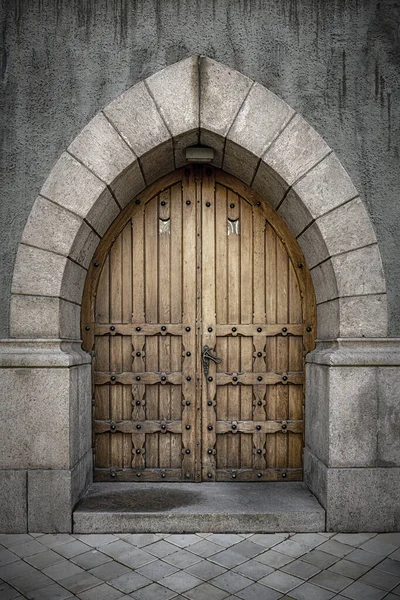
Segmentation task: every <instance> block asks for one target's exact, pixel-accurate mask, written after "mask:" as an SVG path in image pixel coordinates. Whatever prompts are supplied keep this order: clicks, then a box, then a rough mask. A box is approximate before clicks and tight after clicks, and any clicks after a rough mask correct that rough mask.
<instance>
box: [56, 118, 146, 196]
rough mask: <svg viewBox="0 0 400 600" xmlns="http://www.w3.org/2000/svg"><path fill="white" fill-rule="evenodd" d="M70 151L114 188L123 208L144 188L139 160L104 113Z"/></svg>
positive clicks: (78, 138)
mask: <svg viewBox="0 0 400 600" xmlns="http://www.w3.org/2000/svg"><path fill="white" fill-rule="evenodd" d="M68 151H69V153H70V154H72V155H73V156H75V157H76V158H78V160H79V161H81V162H82V163H83V164H84V165H86V166H87V167H88V168H89V169H90V170H91V171H93V172H94V173H95V174H96V175H97V177H99V179H101V180H102V181H104V182H105V183H106V184H107V185H109V186H110V188H111V190H112V191H113V192H114V193H115V197H116V198H117V200H118V202H119V203H120V205H121V206H125V205H126V204H127V203H128V202H129V200H131V199H132V198H133V197H134V195H135V194H136V193H137V192H138V191H140V190H141V189H143V187H144V181H143V176H142V174H141V171H140V167H139V164H138V161H137V158H136V156H135V155H134V153H133V151H132V149H131V148H130V147H129V146H128V144H127V143H126V142H125V141H124V140H123V138H122V137H121V136H120V134H119V133H118V132H117V131H116V130H115V128H114V127H113V126H112V125H111V123H110V122H109V121H108V119H107V118H106V117H105V115H104V114H103V113H99V114H98V115H96V116H95V117H94V118H93V119H92V120H91V121H90V123H89V124H88V125H86V127H85V128H84V129H83V130H82V131H81V133H80V134H79V135H78V136H77V137H76V138H75V139H74V141H73V142H72V144H70V146H69V148H68Z"/></svg>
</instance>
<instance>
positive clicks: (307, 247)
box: [297, 221, 330, 269]
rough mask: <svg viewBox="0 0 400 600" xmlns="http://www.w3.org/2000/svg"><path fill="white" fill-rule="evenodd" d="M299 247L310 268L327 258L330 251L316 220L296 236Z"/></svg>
mask: <svg viewBox="0 0 400 600" xmlns="http://www.w3.org/2000/svg"><path fill="white" fill-rule="evenodd" d="M297 241H298V242H299V245H300V248H301V249H302V250H303V253H304V256H305V258H306V260H307V264H308V267H309V268H310V269H312V268H313V267H315V265H318V264H320V263H321V262H323V261H324V260H326V259H327V258H329V256H330V253H329V250H328V248H327V246H326V240H325V237H324V235H323V233H322V232H321V230H320V228H319V224H318V221H315V222H314V223H312V224H311V225H310V227H307V229H306V230H305V231H304V232H303V233H302V234H301V235H300V236H299V237H298V238H297Z"/></svg>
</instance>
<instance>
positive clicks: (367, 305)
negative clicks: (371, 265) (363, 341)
mask: <svg viewBox="0 0 400 600" xmlns="http://www.w3.org/2000/svg"><path fill="white" fill-rule="evenodd" d="M339 307H340V336H341V337H371V338H374V337H384V336H386V335H387V331H388V311H387V297H386V294H377V295H374V294H372V295H368V296H356V297H351V296H349V297H348V298H340V300H339Z"/></svg>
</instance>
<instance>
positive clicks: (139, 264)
mask: <svg viewBox="0 0 400 600" xmlns="http://www.w3.org/2000/svg"><path fill="white" fill-rule="evenodd" d="M144 210H145V208H144V206H143V205H139V206H138V207H137V208H136V209H135V212H134V214H133V216H132V249H131V252H132V260H131V267H132V284H131V285H132V321H133V322H134V323H144V320H145V287H144V286H145V242H144V234H145V231H144ZM131 351H132V353H133V360H132V361H131V362H132V371H133V372H136V373H141V372H144V371H146V368H147V367H146V358H145V353H146V351H147V348H146V339H145V338H144V337H143V336H132V341H131ZM137 352H140V353H141V356H140V357H138V356H136V353H137ZM145 391H146V386H144V385H138V384H135V385H133V386H132V388H131V418H132V419H133V420H135V421H143V420H145V418H146V407H145V402H146V399H145ZM131 439H132V441H131V466H132V467H134V468H140V469H144V467H145V466H146V436H145V435H144V434H141V433H133V434H132V436H131ZM138 450H140V454H138V453H137V451H138Z"/></svg>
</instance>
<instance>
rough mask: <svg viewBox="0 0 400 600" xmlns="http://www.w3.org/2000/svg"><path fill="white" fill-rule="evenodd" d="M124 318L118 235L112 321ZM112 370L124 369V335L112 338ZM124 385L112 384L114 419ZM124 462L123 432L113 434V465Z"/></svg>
mask: <svg viewBox="0 0 400 600" xmlns="http://www.w3.org/2000/svg"><path fill="white" fill-rule="evenodd" d="M121 320H122V240H121V236H118V237H117V239H116V240H115V242H114V244H113V246H112V248H111V250H110V323H121ZM110 371H111V372H115V373H120V372H121V371H122V336H120V335H116V336H111V338H110ZM122 387H123V386H122V385H121V384H119V383H117V384H115V385H112V386H110V404H111V411H110V416H111V419H113V420H119V419H122V415H123V398H122ZM122 462H123V434H122V433H119V432H116V433H114V434H112V435H111V466H113V467H120V466H121V464H122Z"/></svg>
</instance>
